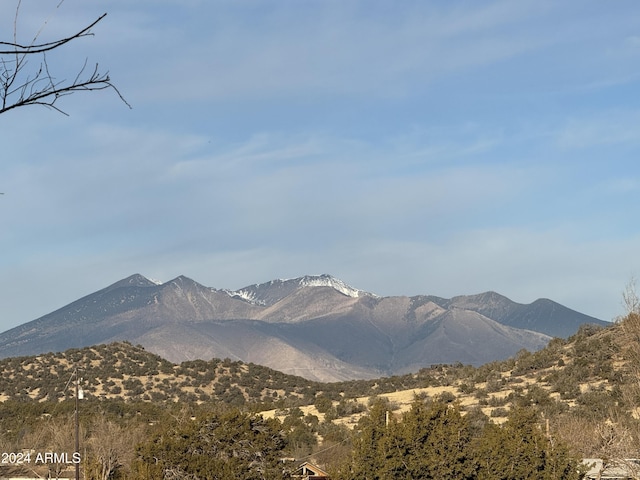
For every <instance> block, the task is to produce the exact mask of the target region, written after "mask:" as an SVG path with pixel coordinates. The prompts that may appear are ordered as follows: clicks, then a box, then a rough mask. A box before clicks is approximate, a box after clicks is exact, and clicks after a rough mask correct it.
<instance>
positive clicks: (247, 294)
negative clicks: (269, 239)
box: [223, 274, 377, 305]
mask: <svg viewBox="0 0 640 480" xmlns="http://www.w3.org/2000/svg"><path fill="white" fill-rule="evenodd" d="M304 287H330V288H333V289H334V290H336V291H337V292H339V293H341V294H342V295H345V296H347V297H352V298H358V297H361V296H363V295H369V296H373V297H377V295H374V294H372V293H369V292H365V291H363V290H359V289H357V288H353V287H352V286H350V285H348V284H346V283H345V282H343V281H342V280H340V279H338V278H335V277H333V276H331V275H328V274H322V275H305V276H303V277H298V278H290V279H285V280H283V279H279V280H271V281H269V282H265V283H260V284H257V285H250V286H248V287H244V288H241V289H239V290H223V291H224V292H225V293H226V294H227V295H229V296H231V297H238V298H241V299H242V300H245V301H247V302H249V303H252V304H254V305H271V304H273V303H274V302H275V301H278V300H280V299H281V298H284V297H286V296H287V295H289V294H290V293H292V292H294V291H295V290H297V289H299V288H304Z"/></svg>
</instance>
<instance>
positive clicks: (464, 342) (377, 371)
mask: <svg viewBox="0 0 640 480" xmlns="http://www.w3.org/2000/svg"><path fill="white" fill-rule="evenodd" d="M584 323H593V324H605V322H601V321H600V320H597V319H595V318H592V317H588V316H586V315H583V314H581V313H578V312H575V311H573V310H570V309H568V308H566V307H563V306H562V305H559V304H557V303H555V302H552V301H551V300H537V301H535V302H533V303H532V304H530V305H522V304H518V303H515V302H512V301H511V300H509V299H507V298H506V297H503V296H501V295H499V294H497V293H494V292H487V293H483V294H480V295H472V296H458V297H454V298H452V299H443V298H439V297H434V296H426V295H421V296H415V297H406V296H397V297H378V296H376V295H374V294H371V293H368V292H364V291H362V290H358V289H356V288H353V287H351V286H349V285H347V284H346V283H344V282H343V281H341V280H339V279H336V278H334V277H332V276H330V275H315V276H314V275H307V276H304V277H300V278H295V279H289V280H273V281H270V282H267V283H261V284H255V285H250V286H247V287H244V288H241V289H240V290H226V289H221V290H218V289H215V288H210V287H205V286H203V285H201V284H199V283H197V282H195V281H194V280H192V279H190V278H187V277H184V276H179V277H177V278H175V279H173V280H171V281H169V282H166V283H156V282H153V281H151V280H149V279H147V278H145V277H144V276H142V275H139V274H136V275H132V276H130V277H128V278H125V279H123V280H120V281H119V282H116V283H114V284H113V285H110V286H108V287H106V288H104V289H102V290H99V291H97V292H95V293H93V294H90V295H87V296H86V297H83V298H81V299H79V300H77V301H75V302H73V303H71V304H69V305H67V306H65V307H63V308H61V309H59V310H56V311H54V312H52V313H50V314H48V315H45V316H43V317H41V318H38V319H36V320H34V321H32V322H28V323H26V324H24V325H21V326H18V327H16V328H13V329H11V330H8V331H6V332H4V333H2V334H0V358H5V357H11V356H22V355H35V354H39V353H45V352H52V351H63V350H66V349H68V348H78V347H84V346H90V345H96V344H102V343H110V342H114V341H121V340H126V341H129V342H131V343H133V344H140V345H142V346H144V347H145V348H146V349H147V350H148V351H150V352H153V353H156V354H158V355H160V356H162V357H164V358H166V359H168V360H170V361H173V362H181V361H184V360H193V359H204V360H209V359H211V358H229V359H232V360H242V361H244V362H252V363H255V364H259V365H265V366H268V367H270V368H273V369H276V370H279V371H282V372H285V373H289V374H294V375H298V376H302V377H305V378H307V379H311V380H320V381H340V380H347V379H357V378H376V377H380V376H384V375H393V374H398V373H406V372H412V371H416V370H418V369H420V368H421V367H424V366H429V365H431V364H438V363H454V362H463V363H468V364H472V365H480V364H483V363H487V362H490V361H494V360H500V359H504V358H507V357H509V356H512V355H513V354H515V353H516V352H518V351H519V350H522V349H527V350H530V351H535V350H539V349H540V348H542V347H544V346H545V345H546V344H547V343H548V341H549V340H550V338H551V337H552V336H560V337H566V336H568V335H571V334H572V333H574V332H576V331H577V329H578V328H579V326H580V325H581V324H584Z"/></svg>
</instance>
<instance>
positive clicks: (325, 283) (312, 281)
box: [294, 273, 371, 298]
mask: <svg viewBox="0 0 640 480" xmlns="http://www.w3.org/2000/svg"><path fill="white" fill-rule="evenodd" d="M294 280H296V281H297V282H298V284H299V285H300V286H301V287H331V288H333V289H334V290H337V291H338V292H340V293H342V294H343V295H346V296H347V297H353V298H357V297H360V296H362V295H371V294H368V293H367V292H364V291H362V290H358V289H357V288H353V287H352V286H350V285H347V284H346V283H345V282H343V281H342V280H340V279H338V278H335V277H333V276H331V275H329V274H327V273H323V274H322V275H305V276H304V277H299V278H296V279H294Z"/></svg>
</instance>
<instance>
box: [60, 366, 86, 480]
mask: <svg viewBox="0 0 640 480" xmlns="http://www.w3.org/2000/svg"><path fill="white" fill-rule="evenodd" d="M74 379H75V382H74V383H75V392H74V396H75V410H74V412H73V423H74V425H75V451H74V452H73V454H72V456H71V458H73V461H74V463H75V467H76V477H75V478H76V480H80V459H81V457H80V421H79V418H78V406H79V405H78V401H79V400H82V399H83V398H84V392H83V391H82V388H81V387H80V377H79V376H78V366H77V365H76V366H75V367H74V368H73V373H72V374H71V378H69V381H68V382H67V386H66V387H64V390H65V392H66V391H67V388H69V384H70V383H71V380H74Z"/></svg>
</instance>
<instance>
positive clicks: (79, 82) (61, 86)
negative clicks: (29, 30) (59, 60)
mask: <svg viewBox="0 0 640 480" xmlns="http://www.w3.org/2000/svg"><path fill="white" fill-rule="evenodd" d="M18 9H19V4H18ZM17 15H18V13H17V10H16V17H17ZM106 15H107V14H106V13H104V14H102V15H100V16H99V17H98V18H97V19H96V20H95V21H93V22H92V23H91V24H89V25H88V26H86V27H85V28H83V29H82V30H80V31H79V32H77V33H75V34H73V35H70V36H68V37H65V38H61V39H59V40H55V41H52V42H46V43H38V44H36V43H32V44H31V45H22V44H20V43H18V42H17V38H16V37H17V35H16V33H15V31H14V41H13V42H0V47H3V48H2V49H0V114H2V113H5V112H8V111H10V110H13V109H15V108H18V107H24V106H28V105H42V106H45V107H48V108H52V109H54V110H56V111H58V112H60V113H63V114H65V115H66V113H65V112H64V111H63V110H61V109H60V108H59V107H58V105H57V104H56V103H57V101H58V100H59V99H60V98H61V97H64V96H67V95H71V94H73V93H76V92H81V91H84V92H90V91H96V90H105V89H112V90H113V91H115V92H116V94H117V95H118V97H119V98H120V100H122V102H124V104H125V105H127V106H128V107H129V108H131V105H129V103H128V102H127V101H126V100H125V99H124V97H123V96H122V94H121V93H120V91H119V90H118V89H117V88H116V86H115V85H114V84H113V83H112V81H111V78H110V77H109V72H108V71H107V72H101V71H100V70H99V67H98V64H97V63H96V65H95V67H94V68H93V69H92V70H88V69H87V60H85V62H84V64H83V66H82V68H80V70H79V71H78V73H77V74H76V75H75V78H74V79H73V80H72V81H67V80H66V79H63V80H58V79H57V78H56V77H55V76H54V75H53V73H52V71H51V70H50V68H49V64H48V62H47V56H46V54H47V52H51V51H53V50H56V49H58V48H60V47H62V46H64V45H65V44H67V43H69V42H71V41H73V40H76V39H78V38H81V37H86V36H92V35H93V33H91V28H93V27H94V26H95V25H96V24H97V23H98V22H100V21H101V20H102V19H103V18H104V17H105V16H106ZM15 29H16V27H15V26H14V30H15ZM39 33H40V32H38V35H39ZM38 35H36V36H35V38H34V42H35V40H36V39H37V37H38ZM37 57H40V63H39V65H37V67H36V68H35V69H34V70H33V71H32V72H31V73H29V71H28V70H27V67H28V65H29V60H30V59H33V58H37Z"/></svg>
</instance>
